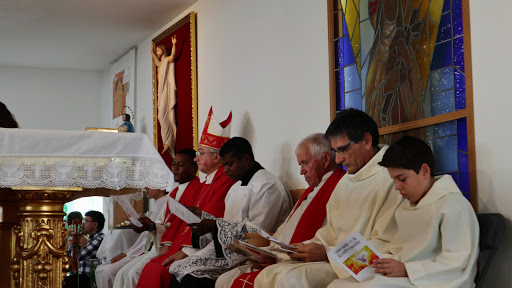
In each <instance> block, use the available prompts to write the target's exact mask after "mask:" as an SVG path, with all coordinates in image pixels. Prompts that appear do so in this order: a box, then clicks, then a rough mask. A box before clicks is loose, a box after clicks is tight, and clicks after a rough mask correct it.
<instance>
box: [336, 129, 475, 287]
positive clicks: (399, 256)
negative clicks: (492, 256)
mask: <svg viewBox="0 0 512 288" xmlns="http://www.w3.org/2000/svg"><path fill="white" fill-rule="evenodd" d="M379 164H380V165H382V166H384V167H387V168H388V172H389V175H390V176H391V178H392V179H393V181H394V182H395V189H396V190H398V191H399V192H400V194H401V195H402V197H403V198H406V199H407V200H408V201H404V202H403V203H402V204H401V205H400V206H399V207H398V209H397V211H396V212H395V218H396V221H397V224H398V233H397V235H396V237H395V238H394V239H393V241H392V242H391V247H390V252H391V254H392V256H391V257H389V258H383V259H377V260H376V261H374V262H373V264H372V267H374V268H376V270H375V272H376V273H377V275H376V277H375V278H374V279H373V280H370V281H366V282H363V283H356V281H355V280H354V279H352V278H347V279H340V280H336V281H334V282H333V283H332V284H330V285H329V286H328V287H329V288H335V287H343V288H346V287H443V288H456V287H460V288H463V287H464V288H466V287H474V285H475V284H474V282H473V279H474V278H475V275H476V263H477V258H478V251H479V249H478V239H479V226H478V221H477V219H476V216H475V212H474V211H473V208H472V207H471V205H470V204H469V202H468V201H467V200H466V199H465V198H464V196H462V193H461V191H460V190H459V188H458V187H457V184H455V182H454V181H453V179H452V177H451V176H450V175H442V176H437V177H434V176H432V170H433V169H434V156H433V154H432V150H431V149H430V147H429V146H428V145H427V144H426V143H425V142H423V141H422V140H420V139H417V138H414V137H408V136H406V137H403V138H402V139H400V140H399V141H397V142H396V143H394V144H393V145H391V147H390V148H389V149H388V150H387V151H386V153H385V154H384V157H383V159H382V161H381V162H380V163H379Z"/></svg>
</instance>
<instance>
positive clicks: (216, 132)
mask: <svg viewBox="0 0 512 288" xmlns="http://www.w3.org/2000/svg"><path fill="white" fill-rule="evenodd" d="M231 117H232V114H231V111H229V116H228V118H227V119H226V120H224V121H222V122H221V123H219V122H217V119H215V116H214V115H213V107H210V112H209V113H208V118H206V123H205V124H204V130H203V135H201V140H200V141H199V145H202V146H206V147H210V148H213V149H217V150H220V147H222V145H224V143H226V142H227V141H228V140H229V135H230V134H231Z"/></svg>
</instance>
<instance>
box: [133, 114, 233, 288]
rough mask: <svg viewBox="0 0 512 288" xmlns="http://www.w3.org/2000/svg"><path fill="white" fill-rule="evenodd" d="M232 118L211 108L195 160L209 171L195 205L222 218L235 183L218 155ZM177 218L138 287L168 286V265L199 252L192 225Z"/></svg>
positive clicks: (206, 172) (226, 138)
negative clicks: (218, 117)
mask: <svg viewBox="0 0 512 288" xmlns="http://www.w3.org/2000/svg"><path fill="white" fill-rule="evenodd" d="M231 117H232V116H231V112H230V113H229V116H228V118H227V119H226V120H224V121H223V122H221V123H218V122H217V120H216V119H215V117H214V115H213V111H212V108H210V112H209V114H208V118H207V119H206V123H205V126H204V130H203V134H202V135H201V140H200V141H199V148H198V149H197V150H198V152H197V156H196V158H195V159H194V161H196V162H197V166H198V168H199V171H201V172H203V173H205V174H206V180H205V181H204V182H203V187H202V189H201V190H200V191H199V193H198V195H197V197H196V199H195V202H194V205H193V206H195V207H198V208H200V209H201V210H202V211H205V212H207V213H208V214H210V215H213V216H215V217H219V218H222V217H223V215H224V208H225V203H224V198H226V195H227V193H228V191H229V189H230V188H231V186H232V185H233V184H234V183H235V182H236V181H233V180H231V179H230V178H228V177H227V176H226V174H225V173H224V167H223V166H222V164H221V162H220V156H219V151H220V148H221V147H222V145H223V144H224V143H226V141H228V140H229V135H230V132H231ZM176 220H178V221H173V223H172V224H171V226H170V227H169V228H167V230H166V231H165V232H164V235H163V236H162V240H161V242H160V245H161V246H163V248H161V249H160V254H159V255H158V256H157V257H155V258H154V259H152V260H151V261H150V262H149V263H148V264H146V266H145V267H144V269H143V270H142V274H141V276H140V279H139V282H138V284H137V287H168V286H169V283H170V281H171V274H170V273H169V265H171V264H172V263H173V262H174V261H177V260H181V259H184V258H186V257H188V255H190V254H192V253H194V252H196V251H197V249H194V248H192V231H191V230H190V227H188V226H187V223H185V222H184V221H181V219H176ZM164 261H165V262H164Z"/></svg>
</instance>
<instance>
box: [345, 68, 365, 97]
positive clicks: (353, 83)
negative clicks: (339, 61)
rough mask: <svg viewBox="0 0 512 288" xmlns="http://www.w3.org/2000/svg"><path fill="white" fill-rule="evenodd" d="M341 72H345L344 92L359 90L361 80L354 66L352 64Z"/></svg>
mask: <svg viewBox="0 0 512 288" xmlns="http://www.w3.org/2000/svg"><path fill="white" fill-rule="evenodd" d="M343 70H344V71H345V92H348V91H352V90H356V89H360V88H361V80H360V79H359V71H357V66H356V64H352V65H350V66H348V67H346V68H345V69H343Z"/></svg>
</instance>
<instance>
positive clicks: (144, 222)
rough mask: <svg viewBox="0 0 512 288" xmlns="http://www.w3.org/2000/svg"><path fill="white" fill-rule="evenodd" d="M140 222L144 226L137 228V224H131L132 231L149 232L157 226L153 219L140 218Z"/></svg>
mask: <svg viewBox="0 0 512 288" xmlns="http://www.w3.org/2000/svg"><path fill="white" fill-rule="evenodd" d="M138 220H139V222H140V223H141V224H142V226H141V227H137V226H136V225H135V224H133V223H131V222H130V227H132V230H133V231H135V232H137V233H142V232H144V231H149V229H150V227H152V226H153V225H155V222H153V221H151V219H149V218H148V217H140V218H139V219H138Z"/></svg>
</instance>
